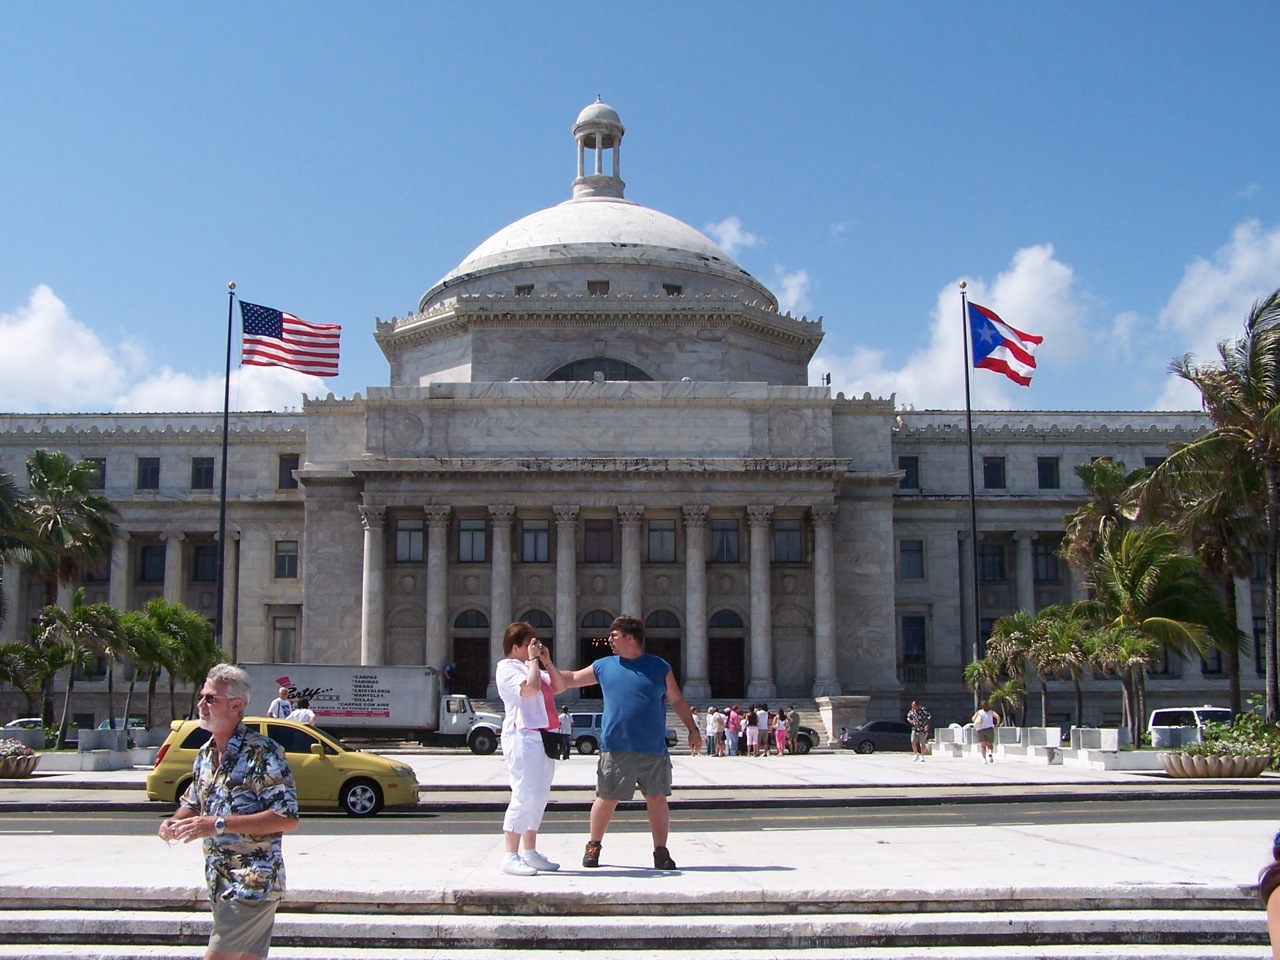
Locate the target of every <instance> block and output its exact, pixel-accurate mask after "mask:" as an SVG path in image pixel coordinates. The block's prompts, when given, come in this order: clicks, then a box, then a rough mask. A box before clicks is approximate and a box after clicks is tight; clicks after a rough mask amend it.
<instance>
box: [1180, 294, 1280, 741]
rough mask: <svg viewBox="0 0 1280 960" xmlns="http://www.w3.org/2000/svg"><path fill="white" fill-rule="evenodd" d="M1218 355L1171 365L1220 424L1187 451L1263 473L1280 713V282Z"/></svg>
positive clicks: (1207, 465) (1270, 674)
mask: <svg viewBox="0 0 1280 960" xmlns="http://www.w3.org/2000/svg"><path fill="white" fill-rule="evenodd" d="M1218 357H1219V359H1218V362H1214V363H1210V364H1206V365H1196V364H1195V363H1193V362H1192V358H1191V355H1190V354H1187V355H1186V356H1183V357H1182V358H1181V359H1178V360H1174V361H1173V362H1172V363H1171V364H1170V369H1171V370H1172V371H1173V372H1174V373H1176V374H1177V375H1178V376H1180V377H1182V378H1183V379H1184V380H1186V381H1188V382H1189V383H1191V384H1193V385H1194V386H1195V387H1196V389H1197V390H1199V391H1200V399H1201V403H1202V405H1203V406H1204V411H1205V413H1206V414H1208V416H1209V420H1210V422H1211V423H1212V424H1213V427H1212V429H1210V430H1208V431H1206V432H1205V433H1204V434H1202V435H1201V436H1200V437H1199V438H1197V439H1196V440H1194V441H1192V442H1191V443H1189V444H1187V446H1186V449H1185V451H1183V454H1182V455H1183V457H1184V458H1185V459H1187V460H1190V461H1193V462H1194V463H1196V464H1197V465H1198V466H1199V467H1201V468H1202V469H1205V470H1214V469H1217V470H1218V471H1219V472H1220V473H1221V472H1222V471H1225V470H1228V469H1230V467H1231V466H1232V465H1233V464H1236V463H1239V462H1240V461H1242V460H1245V459H1247V460H1248V461H1250V462H1251V463H1252V464H1253V465H1254V467H1255V468H1256V470H1257V471H1258V473H1260V474H1261V476H1262V490H1263V499H1262V504H1263V507H1264V512H1265V516H1266V530H1267V604H1266V619H1267V640H1266V650H1265V659H1266V675H1267V680H1266V687H1267V690H1266V719H1267V720H1268V721H1269V722H1275V721H1276V719H1277V717H1278V716H1280V676H1278V675H1277V664H1276V605H1277V602H1278V600H1280V289H1278V290H1275V291H1273V292H1272V293H1271V294H1270V295H1269V296H1267V297H1263V298H1262V299H1260V300H1257V301H1255V302H1254V304H1253V307H1252V309H1250V311H1249V315H1248V317H1246V318H1245V322H1244V336H1243V337H1241V338H1240V339H1238V340H1234V341H1226V340H1224V341H1222V342H1221V343H1219V344H1218Z"/></svg>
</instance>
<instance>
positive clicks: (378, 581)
mask: <svg viewBox="0 0 1280 960" xmlns="http://www.w3.org/2000/svg"><path fill="white" fill-rule="evenodd" d="M360 522H361V523H362V524H364V570H363V578H362V579H363V586H362V587H361V593H360V665H361V666H370V667H376V666H381V665H382V664H383V663H385V662H386V652H385V651H386V645H387V589H386V588H387V583H386V569H387V511H386V509H385V508H383V507H373V506H369V507H361V508H360Z"/></svg>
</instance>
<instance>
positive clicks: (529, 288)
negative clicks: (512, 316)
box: [516, 283, 533, 297]
mask: <svg viewBox="0 0 1280 960" xmlns="http://www.w3.org/2000/svg"><path fill="white" fill-rule="evenodd" d="M516 296H517V297H531V296H533V284H532V283H517V284H516Z"/></svg>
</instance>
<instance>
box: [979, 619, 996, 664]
mask: <svg viewBox="0 0 1280 960" xmlns="http://www.w3.org/2000/svg"><path fill="white" fill-rule="evenodd" d="M995 625H996V619H995V617H981V618H979V620H978V657H979V658H982V657H985V656H986V655H987V641H988V640H990V639H991V631H992V630H993V629H995Z"/></svg>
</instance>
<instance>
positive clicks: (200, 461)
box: [191, 457, 213, 490]
mask: <svg viewBox="0 0 1280 960" xmlns="http://www.w3.org/2000/svg"><path fill="white" fill-rule="evenodd" d="M191 489H192V490H212V489H213V457H192V458H191Z"/></svg>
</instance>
